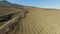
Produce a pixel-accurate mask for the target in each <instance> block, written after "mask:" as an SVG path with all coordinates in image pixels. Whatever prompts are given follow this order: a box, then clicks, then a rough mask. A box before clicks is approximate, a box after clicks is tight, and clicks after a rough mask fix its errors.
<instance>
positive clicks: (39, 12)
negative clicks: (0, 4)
mask: <svg viewBox="0 0 60 34" xmlns="http://www.w3.org/2000/svg"><path fill="white" fill-rule="evenodd" d="M18 34H60V11H59V10H44V9H31V10H30V13H28V14H27V16H26V18H25V19H24V20H23V21H22V23H21V25H20V30H19V31H18Z"/></svg>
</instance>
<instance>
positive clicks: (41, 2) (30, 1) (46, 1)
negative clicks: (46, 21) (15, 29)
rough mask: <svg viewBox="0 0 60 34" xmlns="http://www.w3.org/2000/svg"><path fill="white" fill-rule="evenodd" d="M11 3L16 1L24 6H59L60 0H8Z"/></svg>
mask: <svg viewBox="0 0 60 34" xmlns="http://www.w3.org/2000/svg"><path fill="white" fill-rule="evenodd" d="M8 1H9V2H11V3H16V4H20V5H26V6H35V7H42V8H57V9H59V8H60V0H8Z"/></svg>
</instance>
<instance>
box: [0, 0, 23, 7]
mask: <svg viewBox="0 0 60 34" xmlns="http://www.w3.org/2000/svg"><path fill="white" fill-rule="evenodd" d="M0 6H13V7H24V6H23V5H18V4H13V3H10V2H8V1H6V0H4V1H0Z"/></svg>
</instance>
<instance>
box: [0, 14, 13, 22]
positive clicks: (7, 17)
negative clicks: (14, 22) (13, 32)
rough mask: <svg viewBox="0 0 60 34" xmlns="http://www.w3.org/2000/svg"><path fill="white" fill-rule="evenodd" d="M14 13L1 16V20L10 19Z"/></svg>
mask: <svg viewBox="0 0 60 34" xmlns="http://www.w3.org/2000/svg"><path fill="white" fill-rule="evenodd" d="M12 15H13V14H9V15H5V16H1V17H0V22H5V21H8V20H10V19H11V18H12Z"/></svg>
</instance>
